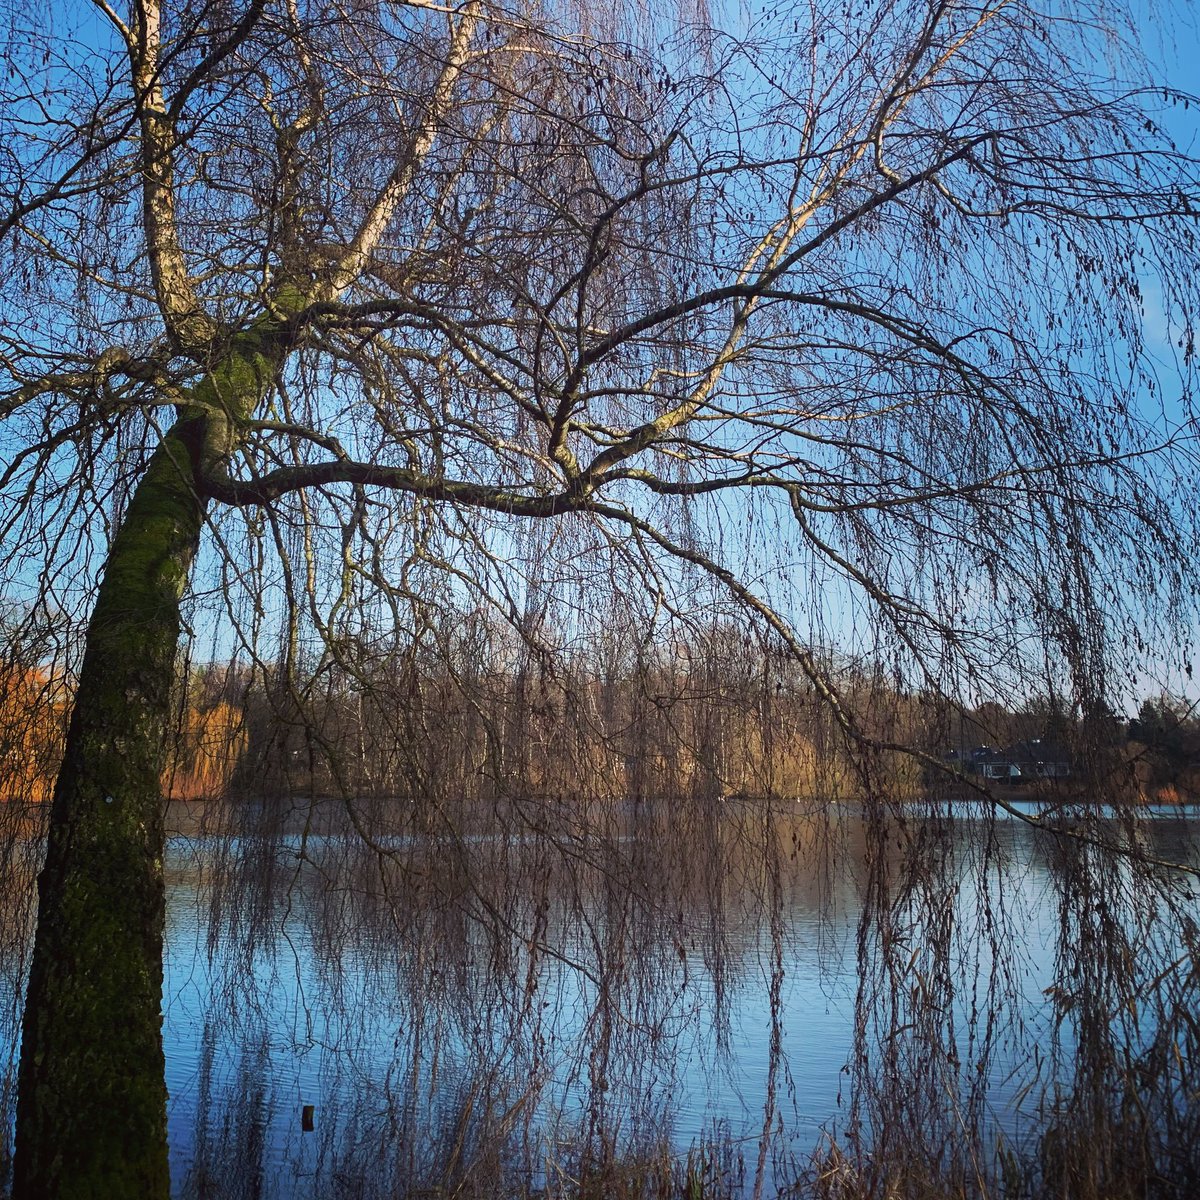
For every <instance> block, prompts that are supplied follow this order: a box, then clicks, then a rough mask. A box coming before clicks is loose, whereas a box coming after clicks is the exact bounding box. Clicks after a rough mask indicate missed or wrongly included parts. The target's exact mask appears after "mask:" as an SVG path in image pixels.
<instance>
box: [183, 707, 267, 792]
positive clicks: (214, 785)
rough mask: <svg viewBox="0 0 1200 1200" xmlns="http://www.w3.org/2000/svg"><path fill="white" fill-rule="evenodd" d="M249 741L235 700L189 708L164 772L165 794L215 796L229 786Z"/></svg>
mask: <svg viewBox="0 0 1200 1200" xmlns="http://www.w3.org/2000/svg"><path fill="white" fill-rule="evenodd" d="M248 742H249V737H248V735H247V733H246V726H245V723H244V721H243V719H242V713H241V710H240V709H237V708H234V706H233V705H232V704H227V703H225V702H224V701H218V702H217V703H216V704H214V705H212V706H211V707H210V708H203V709H198V708H189V709H188V711H187V715H186V717H185V718H184V723H183V728H182V729H181V730H180V733H179V737H178V740H177V741H176V743H175V746H174V747H173V749H172V752H171V754H170V756H169V759H168V764H167V769H166V771H164V772H163V794H164V795H165V796H168V797H170V798H171V799H173V800H182V799H189V800H194V799H208V800H211V799H215V798H216V797H217V796H219V795H221V793H222V792H224V790H225V789H226V787H228V785H229V781H230V780H231V779H232V778H233V772H234V771H235V769H236V768H237V765H238V762H239V761H240V760H241V757H242V755H243V754H244V753H245V752H246V746H247V744H248Z"/></svg>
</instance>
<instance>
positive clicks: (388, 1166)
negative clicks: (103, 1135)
mask: <svg viewBox="0 0 1200 1200" xmlns="http://www.w3.org/2000/svg"><path fill="white" fill-rule="evenodd" d="M947 813H948V814H950V817H951V819H950V820H949V823H948V824H947ZM175 815H176V817H177V820H176V822H175V823H176V824H177V825H179V826H181V827H182V828H183V829H184V830H185V833H181V834H180V835H178V836H176V837H174V838H173V839H172V841H171V843H170V847H169V853H168V857H167V863H166V869H167V888H168V911H167V954H166V984H165V989H164V1018H165V1019H164V1036H165V1044H166V1054H167V1083H168V1087H169V1092H170V1110H169V1135H170V1144H171V1164H172V1172H173V1179H174V1183H175V1190H176V1192H177V1194H178V1195H180V1196H221V1197H241V1196H246V1197H250V1196H255V1197H258V1196H262V1197H280V1198H281V1200H282V1198H285V1197H308V1196H311V1197H317V1196H321V1197H325V1196H333V1195H339V1196H340V1195H345V1196H375V1195H380V1196H382V1195H388V1194H394V1189H395V1188H396V1187H397V1186H399V1184H400V1183H403V1185H404V1186H406V1187H413V1188H420V1187H428V1188H441V1187H445V1188H452V1187H457V1186H461V1185H463V1184H464V1182H469V1181H470V1180H471V1179H472V1178H478V1177H479V1173H487V1172H491V1173H492V1175H493V1176H495V1177H501V1176H503V1175H504V1174H505V1172H508V1173H510V1174H511V1177H512V1178H517V1179H522V1180H524V1181H525V1183H526V1184H528V1185H529V1186H532V1187H539V1186H543V1185H552V1184H553V1183H554V1182H555V1180H556V1178H557V1179H558V1180H559V1181H560V1182H561V1181H562V1180H563V1179H565V1178H567V1177H569V1176H571V1172H573V1171H576V1170H578V1169H579V1162H580V1154H581V1150H580V1147H591V1148H592V1152H593V1153H594V1152H596V1150H595V1148H596V1147H597V1145H600V1146H601V1147H602V1148H603V1147H607V1152H608V1153H610V1154H611V1155H613V1156H615V1157H617V1158H623V1159H626V1160H628V1159H630V1158H636V1157H637V1156H638V1155H639V1154H645V1155H647V1156H651V1155H657V1154H661V1152H662V1150H663V1147H667V1148H668V1149H669V1150H670V1151H671V1152H673V1153H675V1154H677V1155H679V1156H680V1157H681V1158H683V1157H685V1156H686V1155H687V1153H688V1151H689V1149H693V1148H695V1147H697V1146H699V1145H701V1144H708V1143H711V1142H713V1141H719V1142H721V1143H722V1144H723V1145H724V1146H725V1147H726V1151H725V1158H724V1160H723V1161H724V1163H725V1170H726V1181H727V1182H728V1181H729V1180H731V1179H732V1178H733V1177H734V1176H735V1175H736V1176H737V1179H738V1181H739V1184H738V1186H739V1187H740V1188H741V1189H742V1190H744V1191H745V1192H746V1193H752V1192H753V1191H754V1189H755V1187H756V1186H758V1187H760V1188H761V1190H762V1191H763V1192H765V1193H768V1194H770V1193H771V1192H772V1191H773V1189H774V1188H775V1187H776V1186H777V1185H782V1184H785V1183H787V1182H789V1181H790V1179H791V1178H794V1172H795V1171H796V1170H798V1169H799V1167H798V1164H800V1163H803V1161H804V1160H806V1159H807V1157H808V1156H809V1155H810V1153H811V1152H812V1151H813V1149H814V1148H816V1147H817V1146H818V1145H819V1144H821V1140H822V1138H823V1137H827V1136H833V1137H835V1138H837V1139H839V1140H842V1139H844V1138H845V1136H846V1135H847V1134H848V1133H849V1134H853V1132H854V1130H855V1129H859V1130H861V1129H863V1128H867V1129H869V1128H870V1126H871V1123H872V1121H875V1122H876V1123H878V1122H879V1121H880V1120H881V1119H883V1118H880V1116H879V1115H878V1114H879V1111H880V1110H879V1109H878V1108H875V1109H872V1107H871V1106H870V1105H869V1104H867V1105H864V1106H863V1107H861V1108H859V1109H855V1108H854V1107H853V1106H852V1096H853V1088H854V1085H855V1082H856V1079H860V1077H861V1076H862V1075H863V1074H865V1073H868V1072H869V1073H870V1075H871V1077H872V1078H876V1079H880V1080H885V1081H886V1080H889V1079H890V1080H892V1081H893V1082H892V1083H891V1084H889V1085H888V1086H891V1087H892V1088H893V1090H896V1089H897V1088H899V1089H901V1090H903V1088H904V1087H907V1086H908V1085H909V1074H908V1073H909V1072H910V1070H916V1068H915V1067H913V1064H914V1063H916V1062H917V1061H918V1057H917V1056H918V1055H924V1057H921V1058H920V1059H919V1061H920V1062H922V1063H928V1061H929V1060H928V1055H927V1053H926V1049H927V1048H926V1049H923V1048H922V1046H923V1043H921V1042H920V1039H919V1038H918V1039H916V1040H914V1035H915V1033H916V1032H919V1031H918V1030H917V1029H916V1026H918V1025H921V1024H922V1023H924V1024H925V1025H926V1026H928V1028H926V1029H925V1030H924V1032H925V1034H926V1035H927V1037H928V1038H932V1044H934V1045H936V1046H938V1047H940V1048H941V1052H942V1054H943V1059H942V1060H939V1061H940V1066H939V1067H938V1068H937V1070H938V1071H939V1072H940V1074H937V1073H933V1074H931V1075H930V1078H929V1079H928V1080H925V1079H924V1076H923V1075H921V1071H919V1070H916V1074H914V1075H913V1076H912V1085H911V1086H912V1093H913V1094H912V1095H911V1096H904V1097H901V1098H900V1099H899V1100H898V1101H897V1103H898V1104H899V1105H900V1108H901V1110H903V1112H904V1113H905V1114H907V1115H906V1116H905V1119H906V1120H917V1119H919V1117H914V1116H913V1115H912V1114H913V1113H920V1112H921V1111H923V1110H922V1109H921V1108H920V1105H921V1104H925V1105H926V1106H927V1108H928V1109H929V1110H930V1111H932V1110H933V1109H936V1110H937V1112H938V1116H937V1118H936V1120H937V1121H945V1122H947V1123H948V1125H953V1122H954V1121H955V1120H967V1119H971V1120H976V1121H982V1122H983V1124H984V1125H986V1126H987V1127H988V1132H987V1134H986V1138H991V1139H993V1140H994V1137H995V1136H996V1134H999V1135H1002V1136H1004V1137H1006V1138H1008V1139H1009V1140H1010V1141H1011V1142H1013V1143H1014V1144H1016V1145H1020V1144H1022V1140H1023V1139H1028V1138H1031V1137H1032V1136H1034V1135H1035V1134H1036V1132H1037V1130H1038V1129H1039V1128H1040V1127H1041V1122H1042V1120H1043V1119H1044V1116H1045V1109H1044V1102H1045V1100H1046V1097H1047V1096H1048V1095H1052V1094H1053V1090H1054V1087H1055V1086H1056V1084H1057V1085H1058V1086H1060V1087H1065V1086H1067V1085H1069V1077H1070V1073H1071V1059H1072V1054H1073V1053H1074V1050H1073V1046H1074V1043H1073V1039H1074V1037H1075V1027H1074V1025H1073V1021H1072V1018H1071V1007H1070V1004H1069V1003H1068V1002H1066V1001H1064V1000H1063V994H1064V989H1065V988H1066V987H1067V986H1068V981H1067V979H1066V977H1065V976H1064V974H1063V970H1064V968H1063V962H1064V961H1065V960H1064V959H1063V958H1062V956H1061V955H1060V953H1059V952H1060V950H1061V949H1062V947H1063V944H1064V939H1068V940H1070V939H1075V938H1078V937H1080V936H1083V933H1081V930H1084V927H1085V925H1086V920H1087V911H1088V905H1087V904H1086V902H1085V901H1083V900H1080V901H1079V903H1078V906H1077V907H1078V909H1079V913H1080V916H1079V921H1080V924H1079V925H1078V927H1077V926H1076V925H1075V924H1073V923H1072V922H1073V920H1074V918H1072V917H1070V914H1071V913H1072V911H1073V909H1072V905H1073V904H1074V903H1075V901H1073V900H1071V899H1070V898H1068V902H1067V904H1066V905H1064V904H1063V902H1062V895H1063V889H1062V884H1063V879H1064V876H1063V867H1062V863H1061V862H1060V861H1059V859H1060V855H1059V851H1058V850H1057V849H1056V846H1057V842H1056V839H1054V838H1052V837H1050V836H1049V835H1047V834H1045V833H1042V832H1038V831H1036V830H1032V829H1030V828H1029V827H1027V826H1026V825H1024V824H1022V823H1021V822H1019V821H1016V820H1013V819H1011V818H1008V817H1006V818H1003V819H999V820H991V819H989V820H985V819H984V818H983V817H982V815H981V813H980V812H979V810H976V809H972V808H969V807H967V806H952V808H950V809H948V810H945V811H944V812H943V813H941V814H939V815H938V816H937V817H936V818H928V819H926V818H921V819H918V818H911V819H908V820H907V821H905V822H904V823H903V824H902V825H900V826H898V827H897V829H896V830H894V831H892V832H889V834H888V838H889V841H888V844H889V845H892V846H893V847H894V849H893V851H890V852H889V854H888V855H885V856H884V859H885V860H886V861H884V865H885V866H886V868H887V869H886V871H885V872H884V885H883V888H882V891H881V890H880V887H879V886H873V884H872V879H875V881H876V884H878V879H879V876H878V874H876V875H875V876H873V875H872V871H873V870H874V871H876V872H878V871H879V868H880V862H881V861H883V860H880V859H879V857H878V856H874V857H873V856H872V854H871V852H870V851H869V849H868V847H869V845H870V844H872V843H869V842H868V839H867V838H866V837H865V833H864V827H863V821H862V820H861V819H860V817H859V816H858V815H857V814H856V813H855V812H853V811H850V810H845V811H843V810H837V811H836V812H835V814H834V816H833V817H832V818H831V819H827V814H822V815H821V817H820V818H818V817H817V816H814V815H813V814H811V813H809V812H808V811H806V810H804V809H803V808H802V807H801V806H797V807H796V810H795V811H792V810H790V809H786V810H784V811H782V812H776V813H773V814H765V813H759V812H753V811H748V810H746V811H741V812H734V811H733V810H732V808H730V809H727V810H723V811H722V812H721V813H719V814H718V815H717V816H715V817H713V816H712V815H711V814H706V813H699V814H697V813H686V812H684V811H683V810H682V809H681V810H679V811H678V812H676V811H673V810H671V809H665V808H659V809H656V810H655V811H653V812H652V813H649V814H641V815H640V816H639V817H638V818H637V820H633V821H629V820H625V819H623V820H622V821H621V822H619V823H618V824H619V828H617V827H615V826H613V825H612V824H611V823H610V825H609V827H608V828H607V832H601V833H597V832H596V831H595V827H594V826H588V827H587V828H586V829H584V830H582V831H581V828H580V827H575V826H572V825H571V824H570V823H566V824H564V823H561V822H559V823H551V822H546V823H541V822H540V821H539V819H535V818H534V817H531V816H530V814H529V813H524V814H522V825H521V828H522V833H521V835H520V836H517V835H515V834H512V833H511V832H510V833H507V834H505V833H503V832H497V830H496V829H495V828H493V829H491V830H490V831H487V830H485V831H482V832H474V833H472V832H467V833H459V834H457V835H456V836H453V837H451V836H449V835H448V834H444V833H442V834H439V833H437V832H425V833H422V834H419V835H418V834H414V833H412V832H405V833H393V834H385V835H381V837H380V840H379V842H378V843H377V844H376V846H375V847H374V848H373V849H372V850H371V851H366V850H364V848H363V847H362V845H361V842H360V841H359V840H358V839H356V838H354V837H352V836H350V835H349V834H348V833H347V832H346V831H345V830H344V829H341V828H339V827H337V822H332V823H330V822H327V823H326V826H327V827H326V829H325V831H324V832H321V833H317V832H313V831H312V830H309V831H308V832H307V833H305V832H304V831H303V830H302V829H301V828H299V827H298V826H300V825H301V824H302V814H299V815H293V817H292V818H291V819H289V821H285V822H283V829H284V832H282V833H281V832H279V824H280V823H279V822H278V821H275V820H272V821H270V822H268V821H263V822H261V823H260V826H259V829H258V830H257V832H256V831H255V830H253V829H251V828H249V826H250V825H252V824H253V822H249V823H247V822H242V824H243V825H244V826H246V827H245V828H243V829H242V830H241V832H240V834H239V835H238V836H231V835H230V832H229V830H228V829H226V830H224V831H222V833H221V834H220V835H217V834H216V833H207V832H206V831H205V828H204V825H205V820H204V819H202V818H199V817H197V815H196V813H195V812H191V813H189V812H188V811H187V810H181V811H180V812H179V813H176V814H175ZM701 817H703V818H704V819H703V820H701V819H700V818H701ZM506 827H507V828H510V829H511V828H513V827H515V826H514V825H513V824H508V825H507V826H506ZM1198 828H1200V817H1198V815H1197V813H1196V812H1194V811H1182V812H1181V811H1180V810H1171V811H1170V812H1169V813H1168V812H1165V811H1164V812H1157V813H1147V814H1146V817H1145V819H1144V821H1143V822H1142V823H1141V827H1140V828H1139V830H1138V831H1137V833H1136V839H1137V843H1138V845H1139V846H1140V847H1141V848H1142V849H1143V850H1144V851H1146V852H1148V853H1152V854H1153V855H1154V856H1156V857H1160V858H1165V859H1169V860H1178V861H1182V860H1185V859H1189V860H1191V861H1195V860H1196V844H1197V840H1196V837H1195V834H1196V831H1197V829H1198ZM931 830H933V831H936V832H937V833H938V835H939V836H938V838H937V839H936V840H934V841H932V842H931V841H929V839H930V837H931V833H930V831H931ZM893 833H894V836H893ZM1114 836H1116V835H1115V834H1114ZM1122 836H1127V834H1122ZM926 843H928V844H926ZM930 845H934V846H938V847H941V849H939V850H938V851H937V853H936V854H934V858H936V859H937V861H938V862H939V864H940V867H939V873H938V876H937V878H936V879H935V880H933V881H932V882H929V881H927V880H924V879H922V878H921V877H917V876H913V875H912V874H911V872H910V871H909V869H908V868H909V867H910V866H911V864H912V863H913V862H915V861H917V859H918V857H919V855H918V851H920V853H921V855H924V856H925V857H928V854H929V846H930ZM1129 878H1130V876H1129V873H1128V872H1127V871H1124V870H1122V869H1120V868H1118V869H1116V871H1115V873H1113V874H1112V875H1111V876H1109V877H1108V880H1109V886H1111V887H1117V888H1120V887H1122V886H1125V884H1127V883H1128V882H1129ZM1182 878H1183V879H1186V877H1182ZM1114 881H1115V882H1114ZM1188 886H1189V885H1188V884H1187V883H1186V882H1181V881H1180V880H1176V881H1175V882H1173V883H1171V884H1170V888H1173V889H1174V891H1173V892H1172V894H1174V895H1177V896H1179V897H1182V900H1181V903H1182V906H1183V910H1184V911H1185V912H1190V913H1192V914H1198V913H1200V907H1198V906H1197V902H1196V899H1195V897H1194V896H1189V895H1188V893H1187V887H1188ZM1157 903H1159V901H1157V900H1156V899H1155V898H1154V896H1153V895H1149V896H1147V895H1143V894H1142V893H1141V891H1140V890H1139V889H1137V888H1132V887H1131V892H1130V899H1129V903H1128V911H1125V910H1122V911H1123V912H1125V915H1124V916H1123V917H1122V920H1123V921H1125V923H1126V927H1127V928H1128V929H1129V930H1131V931H1133V934H1134V936H1135V939H1137V944H1139V945H1140V946H1141V947H1142V949H1143V952H1144V954H1145V958H1146V975H1147V978H1153V976H1154V975H1155V973H1156V964H1157V963H1159V962H1160V961H1161V962H1163V963H1170V962H1173V961H1174V962H1176V963H1177V964H1178V962H1179V961H1182V958H1186V953H1183V955H1182V958H1181V950H1180V942H1179V939H1178V935H1177V929H1176V924H1175V923H1173V922H1172V921H1167V920H1159V918H1158V916H1157V910H1156V908H1155V905H1156V904H1157ZM864 905H868V906H874V908H875V909H877V910H878V912H881V913H884V914H885V915H886V916H885V919H884V920H883V921H882V922H881V921H879V920H876V922H875V923H874V924H873V925H871V926H870V927H869V928H866V929H865V930H864V931H862V932H861V937H860V918H861V914H862V912H863V910H864ZM1139 922H1141V923H1142V924H1141V925H1139ZM881 931H883V932H881ZM885 942H886V943H887V945H886V947H885V946H884V945H883V943H885ZM996 946H999V947H1000V948H1001V951H1000V952H999V953H998V952H997V951H996V949H995V947H996ZM885 950H886V953H885V952H884V951H885ZM11 986H12V984H11V978H10V983H9V987H10V989H11ZM1156 986H1157V985H1156ZM872 988H879V990H877V991H873V990H872ZM10 994H11V991H10ZM856 1000H857V1003H856ZM13 1007H14V1006H13V1005H11V1004H9V1005H6V1010H9V1011H11V1010H12V1009H13ZM856 1019H857V1021H858V1026H857V1028H858V1033H859V1041H858V1042H856V1040H855V1034H856ZM1131 1028H1134V1029H1135V1032H1134V1033H1132V1034H1130V1035H1128V1036H1130V1037H1131V1038H1132V1039H1133V1040H1134V1041H1136V1040H1137V1039H1138V1038H1148V1037H1150V1036H1151V1035H1152V1031H1151V1030H1150V1029H1149V1026H1147V1025H1146V1024H1145V1023H1144V1022H1143V1024H1142V1025H1137V1024H1136V1023H1135V1025H1134V1026H1131ZM864 1046H865V1047H866V1049H867V1051H868V1054H867V1057H866V1058H864V1057H863V1053H864ZM1135 1048H1136V1047H1135ZM1056 1049H1057V1050H1058V1051H1059V1055H1058V1058H1057V1059H1056V1058H1055V1056H1054V1051H1055V1050H1056ZM906 1055H911V1056H912V1057H911V1058H906V1057H905V1056H906ZM856 1066H857V1067H858V1068H860V1070H859V1075H858V1076H856V1074H855V1067H856ZM981 1068H982V1069H981ZM918 1076H921V1079H922V1080H923V1082H921V1083H920V1084H919V1085H918V1082H916V1081H917V1078H918ZM921 1087H925V1088H927V1089H929V1090H928V1096H927V1098H926V1099H924V1100H922V1098H921V1096H922V1095H925V1093H921V1092H920V1088H921ZM307 1105H311V1106H313V1118H314V1120H313V1125H314V1128H313V1129H312V1130H311V1131H309V1130H306V1129H304V1128H303V1120H302V1117H303V1111H304V1108H305V1106H307ZM985 1140H986V1139H985ZM789 1172H791V1173H792V1174H789Z"/></svg>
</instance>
